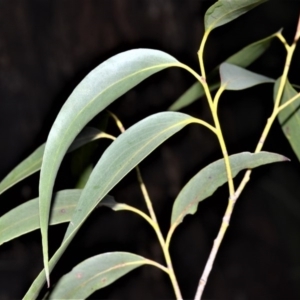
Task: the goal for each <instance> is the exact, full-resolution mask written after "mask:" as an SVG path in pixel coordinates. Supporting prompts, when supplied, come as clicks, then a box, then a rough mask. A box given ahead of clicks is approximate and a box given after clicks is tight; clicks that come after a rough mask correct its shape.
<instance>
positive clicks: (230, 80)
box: [220, 63, 275, 90]
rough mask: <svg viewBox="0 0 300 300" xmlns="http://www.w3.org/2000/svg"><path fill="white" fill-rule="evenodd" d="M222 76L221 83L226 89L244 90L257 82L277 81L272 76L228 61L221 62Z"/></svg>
mask: <svg viewBox="0 0 300 300" xmlns="http://www.w3.org/2000/svg"><path fill="white" fill-rule="evenodd" d="M220 76H221V84H222V85H225V86H226V90H243V89H247V88H249V87H252V86H255V85H257V84H261V83H269V82H270V83H274V82H275V80H274V79H272V78H269V77H266V76H263V75H260V74H256V73H253V72H251V71H248V70H246V69H243V68H241V67H238V66H235V65H232V64H228V63H222V64H221V66H220Z"/></svg>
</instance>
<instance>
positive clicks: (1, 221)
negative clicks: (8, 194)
mask: <svg viewBox="0 0 300 300" xmlns="http://www.w3.org/2000/svg"><path fill="white" fill-rule="evenodd" d="M80 195H81V190H64V191H60V192H58V193H56V195H55V197H54V201H53V206H52V208H51V216H50V225H55V224H60V223H64V222H69V221H70V219H71V217H72V214H73V212H74V209H75V207H76V205H77V202H78V199H79V197H80ZM38 200H39V199H38V198H36V199H33V200H29V201H27V202H25V203H23V204H21V205H19V206H17V207H16V208H14V209H12V210H11V211H9V212H7V213H6V214H5V215H3V216H2V217H1V218H0V245H2V244H3V243H6V242H8V241H10V240H13V239H15V238H17V237H19V236H21V235H24V234H26V233H28V232H31V231H33V230H36V229H38V228H40V220H39V202H38Z"/></svg>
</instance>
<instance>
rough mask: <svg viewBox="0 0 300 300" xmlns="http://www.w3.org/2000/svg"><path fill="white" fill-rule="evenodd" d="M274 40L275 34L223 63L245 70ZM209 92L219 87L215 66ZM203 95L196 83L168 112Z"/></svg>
mask: <svg viewBox="0 0 300 300" xmlns="http://www.w3.org/2000/svg"><path fill="white" fill-rule="evenodd" d="M274 38H276V33H275V34H272V35H270V36H268V37H266V38H264V39H262V40H259V41H257V42H254V43H252V44H250V45H248V46H246V47H244V48H243V49H241V50H240V51H238V52H237V53H235V54H233V55H232V56H230V57H229V58H227V59H226V60H225V61H224V62H227V63H230V64H233V65H237V66H239V67H243V68H246V67H248V66H249V65H250V64H252V63H253V62H254V61H256V60H257V59H258V58H259V57H260V56H261V55H262V54H263V53H264V52H265V51H266V50H267V49H268V48H269V47H270V45H271V42H272V40H273V39H274ZM207 82H208V84H209V90H210V92H213V91H215V90H216V89H217V88H218V87H219V86H220V81H219V66H217V67H216V68H215V69H214V70H213V71H212V72H211V73H210V74H209V75H208V76H207ZM211 82H215V83H211ZM204 95H205V93H204V89H203V87H202V85H201V84H200V83H199V82H198V81H197V82H195V83H194V84H193V85H192V86H191V87H190V88H189V89H188V90H187V91H185V92H184V93H183V94H182V95H181V96H180V97H179V98H178V99H177V100H176V101H175V102H174V103H173V104H172V105H171V106H170V107H169V108H168V110H173V111H178V110H180V109H182V108H184V107H186V106H188V105H190V104H192V103H193V102H195V101H196V100H197V99H199V98H201V97H203V96H204Z"/></svg>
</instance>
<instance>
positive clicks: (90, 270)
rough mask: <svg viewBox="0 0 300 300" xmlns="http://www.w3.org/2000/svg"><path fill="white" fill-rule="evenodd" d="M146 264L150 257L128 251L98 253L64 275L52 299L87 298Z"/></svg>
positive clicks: (52, 294)
mask: <svg viewBox="0 0 300 300" xmlns="http://www.w3.org/2000/svg"><path fill="white" fill-rule="evenodd" d="M146 264H149V260H148V259H146V258H144V257H142V256H139V255H136V254H132V253H127V252H111V253H104V254H100V255H96V256H94V257H91V258H88V259H86V260H85V261H83V262H81V263H80V264H78V265H77V266H76V267H75V268H74V269H73V270H72V271H71V272H70V273H67V274H66V275H64V276H63V277H62V278H61V279H60V280H59V282H58V283H57V285H56V287H55V289H54V291H53V292H52V293H51V295H50V299H86V298H87V297H88V296H90V295H91V294H93V293H94V292H95V291H96V290H100V289H102V288H104V287H106V286H108V285H110V284H112V283H113V282H115V281H116V280H118V279H119V278H121V277H122V276H124V275H125V274H127V273H129V272H130V271H132V270H134V269H136V268H138V267H140V266H142V265H146Z"/></svg>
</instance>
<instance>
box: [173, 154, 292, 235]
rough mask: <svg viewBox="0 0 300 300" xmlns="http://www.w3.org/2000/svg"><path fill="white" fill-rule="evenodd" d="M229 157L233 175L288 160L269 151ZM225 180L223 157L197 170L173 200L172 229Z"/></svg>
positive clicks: (192, 212)
mask: <svg viewBox="0 0 300 300" xmlns="http://www.w3.org/2000/svg"><path fill="white" fill-rule="evenodd" d="M229 159H230V165H231V170H232V176H233V177H235V176H236V175H237V174H238V173H239V172H240V171H242V170H244V169H254V168H256V167H259V166H262V165H265V164H270V163H274V162H281V161H287V160H288V159H287V158H286V157H284V156H282V155H279V154H275V153H269V152H260V153H256V154H252V153H249V152H243V153H238V154H234V155H231V156H229ZM225 182H227V173H226V169H225V163H224V159H220V160H217V161H215V162H213V163H211V164H210V165H208V166H207V167H205V168H204V169H202V170H201V171H200V172H198V173H197V174H196V175H195V176H194V177H193V178H192V179H191V180H190V181H189V182H188V183H187V184H186V185H185V186H184V187H183V189H182V190H181V192H180V193H179V195H178V196H177V198H176V200H175V202H174V205H173V209H172V217H171V228H172V230H173V231H174V229H175V228H176V227H177V226H178V225H179V224H180V223H181V222H182V221H183V218H184V217H185V216H186V215H187V214H194V213H195V212H196V211H197V207H198V203H199V202H200V201H202V200H204V199H206V198H208V197H209V196H211V195H212V194H213V193H214V192H215V191H216V190H217V189H218V187H220V186H221V185H223V184H224V183H225Z"/></svg>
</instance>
